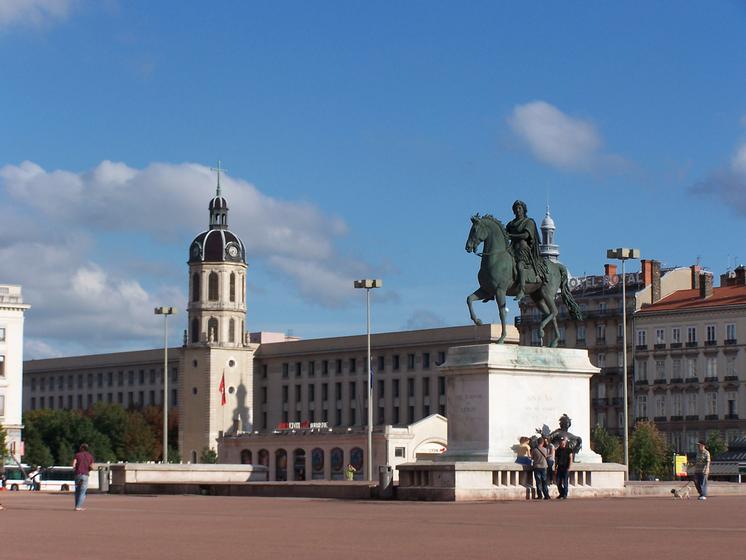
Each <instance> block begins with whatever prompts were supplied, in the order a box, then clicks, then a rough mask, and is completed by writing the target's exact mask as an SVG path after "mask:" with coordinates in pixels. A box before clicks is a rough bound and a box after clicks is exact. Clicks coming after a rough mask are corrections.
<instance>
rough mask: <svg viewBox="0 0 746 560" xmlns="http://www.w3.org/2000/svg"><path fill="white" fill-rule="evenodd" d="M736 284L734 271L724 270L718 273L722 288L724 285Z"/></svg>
mask: <svg viewBox="0 0 746 560" xmlns="http://www.w3.org/2000/svg"><path fill="white" fill-rule="evenodd" d="M735 285H736V273H735V272H733V271H731V270H729V271H728V272H724V273H723V274H721V275H720V287H721V288H724V287H726V286H735Z"/></svg>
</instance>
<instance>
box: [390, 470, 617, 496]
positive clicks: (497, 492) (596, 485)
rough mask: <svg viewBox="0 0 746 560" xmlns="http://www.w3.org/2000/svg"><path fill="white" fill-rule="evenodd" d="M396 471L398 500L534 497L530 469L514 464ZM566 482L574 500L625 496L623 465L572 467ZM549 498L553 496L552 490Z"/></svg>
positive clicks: (555, 491) (555, 490)
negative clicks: (568, 481)
mask: <svg viewBox="0 0 746 560" xmlns="http://www.w3.org/2000/svg"><path fill="white" fill-rule="evenodd" d="M397 468H398V469H399V487H398V488H397V498H398V499H400V500H433V501H451V502H452V501H474V500H485V501H490V500H526V499H530V498H532V497H533V496H534V495H535V489H534V486H533V473H532V471H531V469H530V467H526V466H524V465H519V464H517V463H487V462H479V461H474V462H471V461H470V462H452V463H445V462H434V461H418V462H416V463H407V464H404V465H399V466H398V467H397ZM569 478H570V493H571V494H572V495H573V496H575V497H583V498H590V497H612V496H623V495H625V488H624V466H623V465H618V464H616V463H602V464H598V463H590V464H585V463H582V464H581V463H576V464H575V465H573V466H572V469H571V470H570V477H569ZM550 495H551V496H557V489H556V486H551V487H550Z"/></svg>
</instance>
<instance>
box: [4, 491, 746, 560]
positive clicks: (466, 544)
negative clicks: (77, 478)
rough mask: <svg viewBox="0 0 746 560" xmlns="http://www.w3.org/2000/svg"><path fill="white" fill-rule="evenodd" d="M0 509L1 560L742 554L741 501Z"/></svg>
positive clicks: (62, 498) (113, 502)
mask: <svg viewBox="0 0 746 560" xmlns="http://www.w3.org/2000/svg"><path fill="white" fill-rule="evenodd" d="M0 499H2V502H3V504H4V505H5V506H6V509H5V510H4V511H1V512H0V540H1V543H2V544H1V545H0V551H1V553H0V557H2V558H3V560H29V559H33V560H46V559H64V558H75V559H76V560H86V559H91V560H93V559H95V560H101V559H104V558H117V559H129V558H158V559H159V560H165V559H170V558H173V559H179V560H189V559H192V558H193V559H200V560H204V559H211V558H239V557H240V558H303V559H304V560H312V559H316V558H325V559H328V558H346V559H353V558H354V559H360V558H381V559H385V558H407V559H418V558H422V559H433V558H551V559H562V558H572V559H573V560H582V559H586V558H587V559H596V558H603V559H605V560H612V559H624V560H629V559H630V558H643V559H645V558H656V559H657V560H665V559H669V558H670V559H672V560H674V559H675V560H685V559H687V558H695V557H697V558H702V557H703V555H704V556H705V557H708V558H718V557H720V558H733V557H734V556H733V555H734V553H735V551H737V550H738V551H740V550H741V549H742V548H743V543H744V542H746V527H744V526H743V512H744V511H745V510H746V497H728V498H711V499H710V500H708V501H707V502H698V501H697V500H689V501H674V500H672V499H665V498H617V499H598V500H592V499H591V500H572V499H570V500H567V501H563V502H561V501H551V502H539V501H535V502H497V503H426V502H376V501H365V502H358V501H337V500H308V499H300V498H285V499H281V498H222V497H207V496H205V497H202V496H113V495H92V496H89V499H88V502H87V504H86V505H87V510H86V511H84V512H74V511H73V509H72V497H71V496H69V495H58V494H57V495H55V494H39V493H33V494H32V493H27V492H17V493H2V494H1V495H0ZM542 538H543V542H542ZM548 547H551V549H552V552H548ZM532 551H541V552H537V553H536V554H534V553H532Z"/></svg>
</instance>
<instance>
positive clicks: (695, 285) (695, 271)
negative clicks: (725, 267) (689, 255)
mask: <svg viewBox="0 0 746 560" xmlns="http://www.w3.org/2000/svg"><path fill="white" fill-rule="evenodd" d="M689 269H690V270H691V271H692V290H699V273H700V271H701V270H702V269H701V268H700V266H699V265H698V264H693V265H692V266H690V267H689Z"/></svg>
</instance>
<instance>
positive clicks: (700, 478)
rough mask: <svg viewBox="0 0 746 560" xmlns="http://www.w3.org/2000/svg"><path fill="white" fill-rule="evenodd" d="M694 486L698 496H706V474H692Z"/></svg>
mask: <svg viewBox="0 0 746 560" xmlns="http://www.w3.org/2000/svg"><path fill="white" fill-rule="evenodd" d="M694 486H696V487H697V492H699V495H700V496H704V497H705V498H706V497H707V475H706V474H703V473H696V474H695V475H694Z"/></svg>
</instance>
